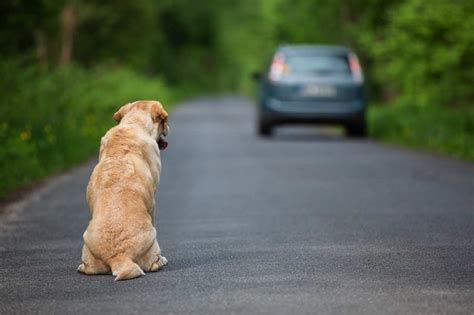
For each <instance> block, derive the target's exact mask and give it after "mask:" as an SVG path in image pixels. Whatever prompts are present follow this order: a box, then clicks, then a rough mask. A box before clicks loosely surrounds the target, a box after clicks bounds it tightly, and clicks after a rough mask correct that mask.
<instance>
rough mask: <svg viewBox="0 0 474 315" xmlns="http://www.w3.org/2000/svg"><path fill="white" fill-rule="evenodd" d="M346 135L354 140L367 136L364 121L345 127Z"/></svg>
mask: <svg viewBox="0 0 474 315" xmlns="http://www.w3.org/2000/svg"><path fill="white" fill-rule="evenodd" d="M346 131H347V135H348V136H349V137H354V138H365V137H366V136H367V124H366V122H365V119H362V120H360V121H357V122H353V123H349V124H347V125H346Z"/></svg>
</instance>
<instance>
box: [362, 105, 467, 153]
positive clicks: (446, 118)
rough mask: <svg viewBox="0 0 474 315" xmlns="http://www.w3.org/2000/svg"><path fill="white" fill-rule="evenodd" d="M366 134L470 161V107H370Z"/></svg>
mask: <svg viewBox="0 0 474 315" xmlns="http://www.w3.org/2000/svg"><path fill="white" fill-rule="evenodd" d="M368 118H369V127H370V128H369V134H370V135H371V136H372V137H373V138H375V139H380V140H384V141H388V142H391V143H398V144H403V145H407V146H410V147H413V148H421V149H425V150H428V151H433V152H441V153H444V154H448V155H452V156H456V157H458V158H462V159H466V160H471V161H474V108H473V107H470V108H468V107H466V108H461V109H458V110H451V109H448V108H442V107H438V106H424V107H420V106H415V105H399V106H372V107H371V108H370V111H369V117H368Z"/></svg>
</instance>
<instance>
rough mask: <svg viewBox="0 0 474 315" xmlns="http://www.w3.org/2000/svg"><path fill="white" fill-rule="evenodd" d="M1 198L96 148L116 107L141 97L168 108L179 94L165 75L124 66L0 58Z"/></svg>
mask: <svg viewBox="0 0 474 315" xmlns="http://www.w3.org/2000/svg"><path fill="white" fill-rule="evenodd" d="M0 73H2V74H3V75H2V77H0V94H1V95H2V100H1V106H0V142H1V146H2V149H1V150H0V174H1V181H0V200H1V199H4V198H5V197H6V196H7V195H8V194H9V193H11V192H12V191H14V190H15V189H18V188H20V187H24V186H27V185H30V184H32V183H34V182H37V181H38V180H40V179H42V178H44V177H46V176H47V175H49V174H51V173H53V172H58V171H62V170H65V169H67V168H69V167H71V166H72V165H75V164H77V163H79V162H81V161H83V160H85V159H87V158H89V157H90V156H91V155H93V154H94V153H95V152H97V151H98V147H99V142H100V138H101V136H102V135H103V134H104V133H105V132H106V131H107V130H108V129H109V128H110V127H112V126H113V125H114V124H115V122H114V120H113V119H112V115H113V113H114V112H115V111H116V110H117V109H118V108H119V107H120V106H121V105H123V104H125V103H127V102H130V101H132V100H138V99H157V100H160V101H161V102H162V103H163V104H164V105H165V108H166V109H167V110H168V111H169V110H170V109H171V107H172V104H173V103H174V102H175V100H176V97H177V96H178V94H177V93H175V92H174V91H173V90H172V89H171V88H169V87H167V86H166V85H165V84H164V83H163V81H161V80H160V79H157V78H148V77H146V76H143V75H139V74H137V73H135V72H133V71H130V70H126V69H110V68H99V69H95V70H85V69H81V68H77V67H70V68H66V69H61V70H53V71H41V70H39V69H38V68H24V67H21V66H20V64H19V63H14V62H2V63H1V64H0Z"/></svg>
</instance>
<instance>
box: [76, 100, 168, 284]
mask: <svg viewBox="0 0 474 315" xmlns="http://www.w3.org/2000/svg"><path fill="white" fill-rule="evenodd" d="M113 117H114V119H115V120H116V121H117V122H118V123H119V124H118V125H117V126H115V127H113V128H112V129H110V130H109V131H108V132H107V133H106V134H105V136H104V137H103V138H102V141H101V145H100V153H99V163H98V164H97V166H96V167H95V168H94V171H93V173H92V175H91V178H90V181H89V184H88V186H87V202H88V203H89V208H90V212H91V215H92V218H91V220H90V222H89V225H88V227H87V230H86V231H85V232H84V247H83V249H82V263H81V264H80V265H79V267H78V271H79V272H82V273H85V274H108V273H110V272H112V274H113V275H114V276H115V277H116V278H115V280H125V279H133V278H136V277H139V276H142V275H144V274H145V273H144V271H146V272H149V271H158V270H159V269H161V268H162V267H163V266H165V265H166V264H167V260H166V258H165V257H163V256H161V250H160V247H159V246H158V242H157V240H156V229H155V219H154V218H155V198H154V195H155V191H156V187H157V185H158V183H159V181H160V172H161V161H160V150H159V147H158V144H157V141H158V140H159V138H160V136H162V135H163V136H166V135H167V133H168V131H169V125H168V113H167V112H166V111H165V110H164V109H163V107H162V105H161V104H160V103H159V102H155V101H137V102H133V103H129V104H126V105H124V106H122V107H121V108H120V109H119V110H118V111H117V112H116V113H115V114H114V116H113Z"/></svg>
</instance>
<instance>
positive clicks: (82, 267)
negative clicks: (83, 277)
mask: <svg viewBox="0 0 474 315" xmlns="http://www.w3.org/2000/svg"><path fill="white" fill-rule="evenodd" d="M85 269H86V267H85V266H84V264H83V263H82V264H80V265H79V267H77V272H80V273H86V272H85Z"/></svg>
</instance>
